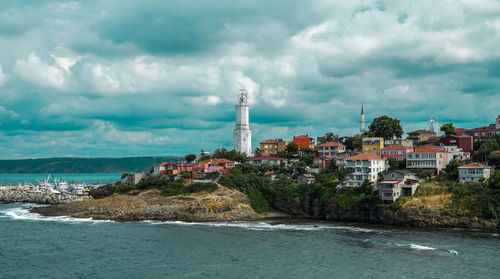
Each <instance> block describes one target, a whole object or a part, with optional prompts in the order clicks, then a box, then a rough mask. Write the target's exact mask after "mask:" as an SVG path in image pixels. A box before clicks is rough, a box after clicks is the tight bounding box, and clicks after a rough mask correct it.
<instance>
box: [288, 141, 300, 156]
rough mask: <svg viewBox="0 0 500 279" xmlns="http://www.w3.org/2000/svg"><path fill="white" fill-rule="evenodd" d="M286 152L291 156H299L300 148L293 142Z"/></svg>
mask: <svg viewBox="0 0 500 279" xmlns="http://www.w3.org/2000/svg"><path fill="white" fill-rule="evenodd" d="M285 150H286V152H287V153H289V154H297V153H298V152H299V147H298V146H297V144H296V143H295V142H291V143H289V144H288V145H287V146H286V148H285Z"/></svg>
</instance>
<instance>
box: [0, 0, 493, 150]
mask: <svg viewBox="0 0 500 279" xmlns="http://www.w3.org/2000/svg"><path fill="white" fill-rule="evenodd" d="M405 2H407V3H405ZM499 46H500V2H499V1H488V0H481V1H479V0H469V1H465V0H464V1H435V0H432V1H400V0H397V1H354V0H348V1H294V0H286V1H268V0H267V1H257V0H252V1H234V0H227V1H201V0H200V1H185V0H179V1H166V0H158V1H152V0H142V1H122V0H103V1H97V0H88V1H81V2H67V1H20V0H15V1H9V0H3V1H1V3H0V98H1V99H0V100H1V101H0V140H1V142H2V144H1V145H0V158H30V157H53V156H137V155H176V154H185V153H188V152H198V151H199V150H200V149H202V148H204V149H205V150H209V151H212V150H213V149H214V148H217V147H227V148H231V147H232V130H233V128H234V117H235V115H234V114H235V109H234V104H235V102H236V100H237V94H238V90H239V88H242V87H244V88H246V89H247V90H248V91H249V94H250V100H251V110H250V114H251V115H250V119H251V128H252V133H253V143H254V146H256V144H257V143H258V142H259V141H261V140H263V139H266V138H275V137H281V138H291V137H292V136H293V135H297V134H303V133H308V134H309V135H313V136H317V135H320V134H324V133H325V132H328V131H333V132H335V133H336V134H341V135H352V134H353V133H355V132H356V131H357V130H358V129H359V111H360V106H361V103H364V104H365V112H366V118H367V123H368V124H369V122H371V120H372V119H373V118H374V117H377V116H380V115H382V114H386V115H389V116H391V117H396V118H398V119H400V120H401V122H402V124H403V129H404V130H405V131H406V132H408V131H411V130H413V129H418V128H426V127H427V121H428V117H429V115H431V114H434V115H436V116H438V117H439V121H440V122H441V123H445V122H454V123H455V124H456V126H459V127H464V128H472V127H476V126H482V125H487V124H489V123H493V122H494V119H495V117H496V116H497V115H499V114H500V110H499V105H500V47H499Z"/></svg>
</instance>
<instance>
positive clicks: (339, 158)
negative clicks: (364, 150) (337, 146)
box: [333, 151, 361, 168]
mask: <svg viewBox="0 0 500 279" xmlns="http://www.w3.org/2000/svg"><path fill="white" fill-rule="evenodd" d="M359 154H361V151H346V152H344V153H340V154H337V155H336V156H335V158H334V159H333V160H335V166H337V167H339V168H343V167H345V163H346V161H345V159H347V158H349V157H352V156H356V155H359Z"/></svg>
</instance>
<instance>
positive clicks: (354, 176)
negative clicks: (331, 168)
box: [341, 154, 389, 187]
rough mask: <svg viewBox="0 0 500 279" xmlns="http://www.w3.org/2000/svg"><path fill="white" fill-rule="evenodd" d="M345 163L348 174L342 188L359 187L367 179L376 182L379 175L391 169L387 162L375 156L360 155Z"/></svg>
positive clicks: (350, 158) (348, 159)
mask: <svg viewBox="0 0 500 279" xmlns="http://www.w3.org/2000/svg"><path fill="white" fill-rule="evenodd" d="M345 161H346V165H345V168H346V170H347V173H348V174H347V177H346V179H345V181H344V182H343V183H342V185H341V186H342V187H359V186H360V185H361V184H362V183H363V181H365V179H368V180H370V181H372V182H376V181H377V179H378V174H379V173H380V172H382V171H384V170H386V169H387V168H388V167H389V164H388V162H387V160H385V159H383V158H382V157H379V156H377V155H373V154H360V155H356V156H353V157H349V158H347V159H345Z"/></svg>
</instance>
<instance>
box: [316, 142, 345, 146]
mask: <svg viewBox="0 0 500 279" xmlns="http://www.w3.org/2000/svg"><path fill="white" fill-rule="evenodd" d="M342 145H343V144H341V143H338V142H335V141H330V142H325V143H322V144H319V145H318V146H342Z"/></svg>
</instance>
